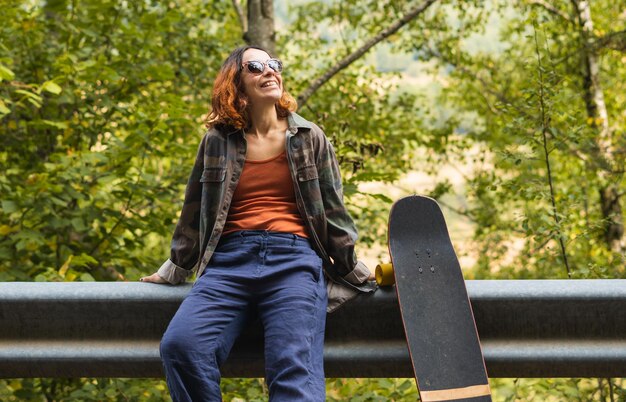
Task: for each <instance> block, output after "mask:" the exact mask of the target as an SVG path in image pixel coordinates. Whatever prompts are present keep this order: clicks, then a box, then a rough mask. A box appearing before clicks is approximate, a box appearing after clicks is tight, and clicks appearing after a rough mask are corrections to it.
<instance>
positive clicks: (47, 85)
mask: <svg viewBox="0 0 626 402" xmlns="http://www.w3.org/2000/svg"><path fill="white" fill-rule="evenodd" d="M40 90H41V91H46V92H50V93H51V94H55V95H58V94H60V93H61V91H62V88H61V87H60V86H59V85H58V84H57V83H56V82H54V81H46V82H44V83H43V84H42V85H41V88H40Z"/></svg>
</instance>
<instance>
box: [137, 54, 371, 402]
mask: <svg viewBox="0 0 626 402" xmlns="http://www.w3.org/2000/svg"><path fill="white" fill-rule="evenodd" d="M282 68H283V65H282V63H281V62H280V61H279V60H276V59H273V58H271V57H270V55H269V54H268V53H267V52H266V51H265V50H263V49H261V48H258V47H253V46H246V47H242V48H238V49H236V50H235V51H234V52H233V53H231V55H230V56H229V57H228V58H227V59H226V61H225V62H224V64H223V65H222V68H221V70H220V72H219V74H218V76H217V78H216V80H215V84H214V88H213V99H212V110H211V113H210V115H209V119H208V123H207V126H208V128H209V131H208V132H207V134H206V135H205V136H204V138H203V140H202V142H201V144H200V147H199V150H198V156H197V158H196V162H195V166H194V168H193V170H192V173H191V177H190V178H189V181H188V183H187V189H186V191H185V202H184V206H183V210H182V213H181V216H180V219H179V222H178V224H177V226H176V229H175V231H174V235H173V239H172V244H171V255H170V259H169V260H168V261H166V262H165V263H164V264H163V265H162V266H161V268H160V269H159V270H158V272H156V273H154V274H153V275H150V276H147V277H144V278H141V280H142V281H145V282H153V283H170V284H178V283H181V282H183V281H184V280H185V279H186V278H187V277H188V276H189V275H190V274H191V273H192V270H195V271H196V275H197V278H198V279H197V280H196V283H195V284H194V287H193V288H192V290H191V292H190V293H189V295H188V296H187V297H186V298H185V300H184V301H183V303H182V304H181V306H180V308H179V310H178V312H177V313H176V315H175V316H174V318H172V321H171V322H170V324H169V327H168V328H167V331H166V332H165V334H164V335H163V339H162V341H161V357H162V360H163V364H164V367H165V373H166V377H167V383H168V386H169V389H170V393H171V395H172V398H173V399H174V400H175V401H219V400H221V393H220V387H219V384H220V372H219V367H220V365H221V364H222V363H223V362H224V361H225V360H226V357H227V356H228V353H229V352H230V349H231V347H232V345H233V342H234V341H235V339H236V338H237V336H238V335H239V334H240V332H241V330H242V329H243V327H244V325H245V324H246V323H247V322H248V321H249V320H250V319H251V318H252V317H255V318H256V317H258V319H260V320H261V322H262V324H263V328H264V335H265V365H266V381H267V385H268V388H269V393H270V400H272V401H290V402H292V401H324V399H325V384H324V370H323V343H324V326H325V322H326V311H327V310H328V311H332V310H334V309H336V308H337V307H338V306H339V305H340V304H341V303H342V302H343V301H346V300H348V299H350V298H351V297H353V296H355V295H356V294H357V293H358V292H359V291H363V292H369V291H373V290H374V288H375V287H374V286H373V285H372V284H371V283H370V282H368V279H371V273H370V271H369V270H368V269H367V267H365V265H363V264H362V263H360V262H358V261H357V260H356V258H355V253H354V242H355V240H356V230H355V227H354V223H353V221H352V219H351V218H350V216H349V215H348V213H347V211H346V209H345V206H344V204H343V200H342V188H341V177H340V175H339V169H338V165H337V161H336V158H335V154H334V151H333V149H332V146H331V145H330V143H329V142H328V140H327V138H326V137H325V135H324V133H323V132H322V130H321V129H320V128H319V127H318V126H316V125H315V124H313V123H310V122H308V121H306V120H305V119H303V118H302V117H300V116H298V115H297V114H295V113H294V111H295V109H296V102H295V101H294V99H293V98H292V97H291V96H290V95H289V94H288V93H287V92H286V91H285V90H284V88H283V80H282V75H281V72H282ZM327 283H328V290H327Z"/></svg>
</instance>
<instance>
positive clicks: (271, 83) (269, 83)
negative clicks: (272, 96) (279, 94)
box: [261, 81, 278, 88]
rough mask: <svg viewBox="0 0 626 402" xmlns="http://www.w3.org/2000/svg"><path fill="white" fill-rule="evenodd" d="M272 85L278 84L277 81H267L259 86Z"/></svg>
mask: <svg viewBox="0 0 626 402" xmlns="http://www.w3.org/2000/svg"><path fill="white" fill-rule="evenodd" d="M272 86H278V83H276V82H275V81H269V82H266V83H265V84H263V85H261V88H267V87H272Z"/></svg>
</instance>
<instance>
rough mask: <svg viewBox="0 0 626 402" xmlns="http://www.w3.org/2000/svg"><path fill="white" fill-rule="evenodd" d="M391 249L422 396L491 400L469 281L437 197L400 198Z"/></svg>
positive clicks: (425, 401) (393, 213)
mask: <svg viewBox="0 0 626 402" xmlns="http://www.w3.org/2000/svg"><path fill="white" fill-rule="evenodd" d="M389 253H390V254H391V262H392V266H393V273H394V276H395V283H396V292H397V294H398V302H399V304H400V311H401V315H402V321H403V324H404V330H405V334H406V339H407V344H408V347H409V354H410V356H411V363H412V365H413V370H414V372H415V379H416V381H417V386H418V390H419V393H420V398H421V400H422V401H423V402H431V401H468V402H470V401H471V402H484V401H491V394H490V389H489V380H488V377H487V371H486V369H485V363H484V360H483V355H482V350H481V348H480V341H479V339H478V332H477V331H476V324H475V323H474V316H473V314H472V307H471V305H470V302H469V298H468V296H467V290H466V288H465V281H464V279H463V275H462V272H461V267H460V265H459V262H458V259H457V257H456V253H455V252H454V248H453V247H452V243H451V241H450V236H449V235H448V230H447V227H446V222H445V220H444V217H443V214H442V213H441V209H440V208H439V205H438V204H437V203H436V202H435V200H433V199H431V198H428V197H422V196H409V197H405V198H402V199H400V200H398V201H396V202H395V203H394V205H393V207H392V208H391V213H390V216H389Z"/></svg>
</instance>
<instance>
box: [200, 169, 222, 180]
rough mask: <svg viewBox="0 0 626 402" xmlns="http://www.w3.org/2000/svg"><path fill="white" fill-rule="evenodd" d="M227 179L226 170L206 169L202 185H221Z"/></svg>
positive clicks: (202, 177) (201, 178) (203, 173)
mask: <svg viewBox="0 0 626 402" xmlns="http://www.w3.org/2000/svg"><path fill="white" fill-rule="evenodd" d="M225 178H226V168H205V169H204V171H203V172H202V176H201V177H200V183H219V182H223V181H224V179H225Z"/></svg>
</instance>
